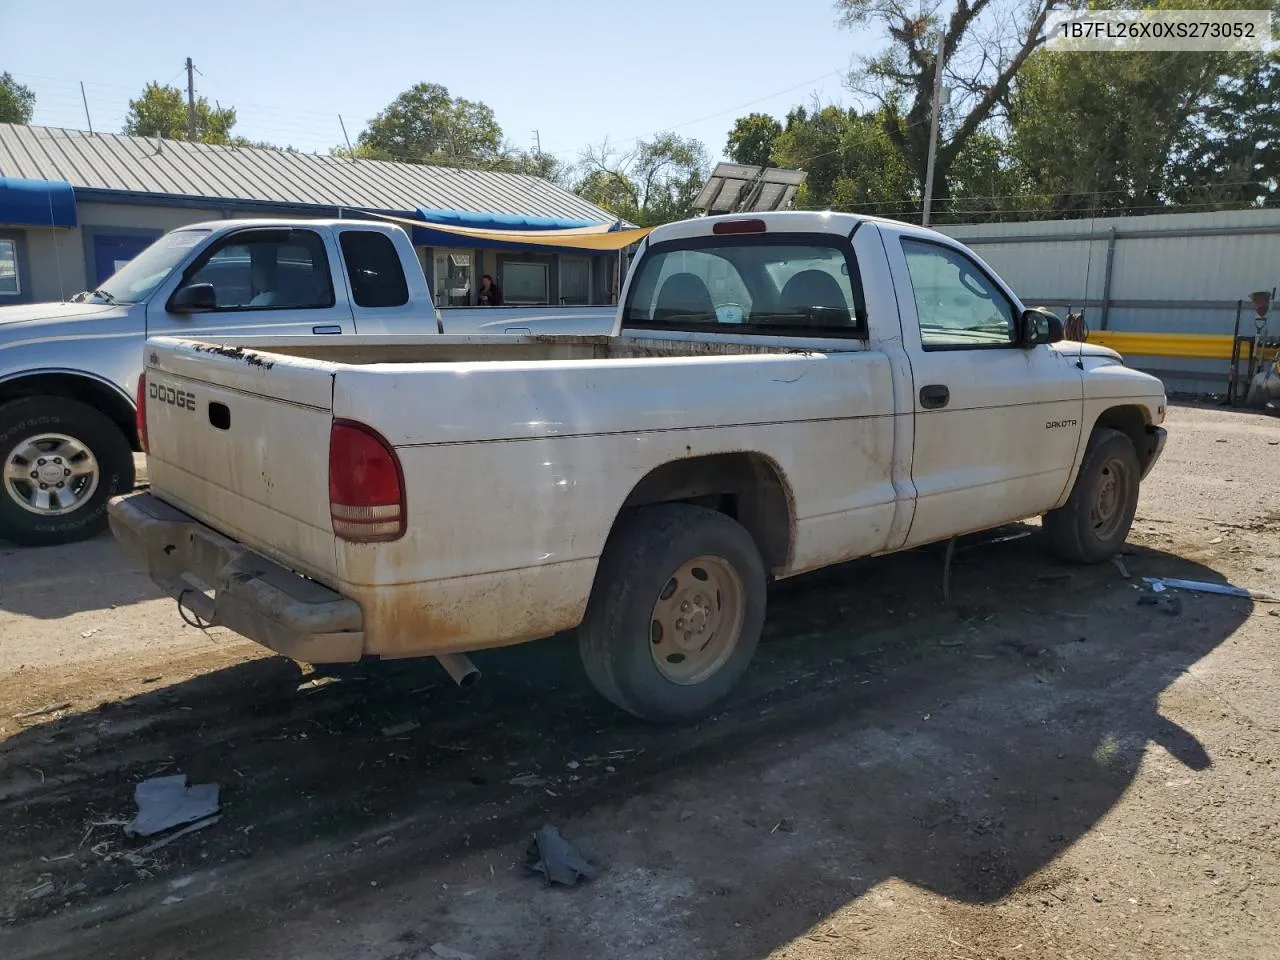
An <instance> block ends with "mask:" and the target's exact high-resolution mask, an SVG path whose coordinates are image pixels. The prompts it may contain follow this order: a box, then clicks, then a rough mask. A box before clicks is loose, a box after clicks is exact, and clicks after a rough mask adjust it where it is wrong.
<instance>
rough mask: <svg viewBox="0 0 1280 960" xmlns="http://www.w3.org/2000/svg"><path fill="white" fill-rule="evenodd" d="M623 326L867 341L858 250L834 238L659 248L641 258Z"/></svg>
mask: <svg viewBox="0 0 1280 960" xmlns="http://www.w3.org/2000/svg"><path fill="white" fill-rule="evenodd" d="M636 269H637V272H636V276H635V278H634V279H633V280H632V282H631V288H630V291H629V292H628V294H627V303H626V307H625V310H624V313H623V325H624V326H626V327H630V328H634V329H648V330H664V329H666V330H687V331H694V332H696V331H707V332H724V333H727V332H737V333H756V334H763V335H768V336H805V337H855V338H865V337H866V335H867V323H866V308H865V304H864V301H863V296H862V282H861V278H860V277H859V275H858V268H857V262H856V260H855V258H854V253H853V248H852V247H851V246H850V244H849V243H848V241H847V240H846V239H845V238H843V237H835V236H831V235H829V234H775V235H771V236H768V237H764V236H760V235H751V236H712V237H695V238H690V239H686V240H672V241H667V242H666V243H659V244H655V245H653V246H652V247H650V248H649V249H648V250H647V251H646V252H645V253H644V255H643V256H642V257H641V258H640V262H639V263H638V265H637V268H636Z"/></svg>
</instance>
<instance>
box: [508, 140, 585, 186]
mask: <svg viewBox="0 0 1280 960" xmlns="http://www.w3.org/2000/svg"><path fill="white" fill-rule="evenodd" d="M495 169H498V170H505V171H507V172H509V173H523V174H525V175H526V176H530V177H541V178H542V179H543V180H549V181H550V182H551V183H554V184H555V185H556V186H557V187H568V186H569V185H570V179H571V177H572V174H573V171H572V170H571V169H570V166H569V165H568V164H566V163H563V162H561V161H560V160H559V159H557V158H556V157H555V155H554V154H550V153H542V152H540V151H538V150H526V151H519V150H513V149H510V148H508V150H507V156H506V157H505V158H504V160H503V162H502V163H501V164H499V165H498V166H497V167H496V168H495Z"/></svg>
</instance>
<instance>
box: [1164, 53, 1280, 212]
mask: <svg viewBox="0 0 1280 960" xmlns="http://www.w3.org/2000/svg"><path fill="white" fill-rule="evenodd" d="M1231 63H1232V66H1233V67H1234V68H1235V69H1234V70H1232V71H1230V72H1228V73H1226V74H1224V75H1222V76H1219V77H1218V79H1217V82H1216V83H1215V84H1214V87H1213V90H1211V91H1210V92H1209V94H1208V95H1206V96H1205V97H1204V98H1203V99H1202V101H1201V103H1200V104H1199V109H1198V111H1197V113H1196V114H1195V115H1194V116H1192V117H1190V118H1189V121H1190V122H1189V123H1188V124H1187V125H1186V128H1185V129H1184V131H1183V134H1182V135H1181V136H1180V137H1179V138H1178V140H1177V142H1176V143H1175V144H1174V156H1173V160H1172V163H1171V164H1170V169H1169V181H1170V183H1169V192H1170V196H1171V198H1172V199H1173V200H1174V202H1176V203H1179V204H1187V205H1189V206H1194V207H1196V208H1200V209H1203V208H1205V207H1208V206H1216V207H1239V206H1242V205H1253V204H1256V203H1261V204H1262V205H1264V206H1268V207H1275V206H1280V184H1277V182H1276V171H1278V170H1280V54H1277V53H1272V54H1270V55H1264V56H1248V55H1240V54H1236V55H1234V56H1232V57H1231Z"/></svg>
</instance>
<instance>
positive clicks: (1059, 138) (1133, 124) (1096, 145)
mask: <svg viewBox="0 0 1280 960" xmlns="http://www.w3.org/2000/svg"><path fill="white" fill-rule="evenodd" d="M1254 3H1255V0H1156V2H1154V3H1147V4H1144V6H1149V7H1151V8H1155V9H1183V8H1187V7H1193V8H1205V9H1232V8H1241V9H1248V8H1249V7H1251V6H1252V5H1253V4H1254ZM1098 5H1099V6H1111V5H1113V4H1112V2H1111V0H1098ZM1272 5H1273V7H1275V8H1276V9H1277V10H1280V4H1275V3H1273V4H1272ZM1278 63H1280V60H1278V59H1277V56H1276V55H1275V54H1272V55H1269V56H1264V55H1258V54H1240V53H1221V52H1190V51H1189V52H1176V53H1173V52H1161V53H1156V52H1134V53H1105V54H1092V55H1080V54H1071V53H1065V52H1063V53H1059V52H1053V51H1048V50H1041V51H1037V52H1036V53H1035V54H1034V55H1032V56H1031V57H1030V58H1028V60H1027V62H1026V64H1025V65H1024V67H1023V68H1022V70H1021V72H1020V73H1019V75H1018V77H1017V78H1016V80H1015V82H1014V84H1013V89H1012V93H1011V96H1010V98H1009V110H1008V120H1009V132H1010V138H1009V140H1010V155H1011V157H1012V159H1013V161H1014V162H1015V163H1016V164H1017V165H1018V166H1019V167H1020V168H1021V169H1022V171H1023V173H1024V175H1025V176H1027V177H1028V178H1030V179H1031V180H1032V181H1034V182H1035V183H1037V184H1038V185H1039V188H1040V190H1041V192H1042V193H1044V194H1046V195H1047V201H1048V205H1049V207H1050V209H1051V210H1052V212H1053V213H1055V214H1057V215H1063V214H1066V215H1076V216H1080V215H1085V214H1113V215H1114V214H1123V213H1149V212H1152V211H1154V210H1158V209H1162V208H1172V207H1175V206H1178V205H1185V206H1188V207H1194V208H1200V209H1202V208H1205V207H1211V206H1240V205H1242V204H1253V203H1257V202H1259V201H1262V200H1266V199H1267V198H1270V200H1271V202H1275V181H1274V173H1275V170H1276V169H1277V166H1276V164H1277V151H1278V150H1280V145H1277V141H1276V136H1275V131H1276V129H1277V123H1278V122H1280V96H1278V95H1280V66H1277V64H1278ZM1242 181H1244V182H1242ZM1248 181H1252V182H1248Z"/></svg>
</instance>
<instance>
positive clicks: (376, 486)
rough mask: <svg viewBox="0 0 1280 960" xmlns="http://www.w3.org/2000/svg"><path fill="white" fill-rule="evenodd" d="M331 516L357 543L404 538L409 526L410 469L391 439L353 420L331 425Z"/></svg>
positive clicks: (335, 526)
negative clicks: (406, 497) (407, 472)
mask: <svg viewBox="0 0 1280 960" xmlns="http://www.w3.org/2000/svg"><path fill="white" fill-rule="evenodd" d="M329 518H330V520H331V521H332V522H333V532H334V533H335V534H336V535H337V536H338V537H339V538H340V539H342V540H348V541H350V542H352V543H376V542H379V541H384V540H398V539H399V538H400V537H402V536H403V535H404V530H405V503H404V473H403V472H402V471H401V469H400V460H399V458H398V457H397V456H396V452H395V450H394V449H392V447H391V444H389V443H387V441H386V440H384V439H383V438H382V437H381V436H379V435H378V434H377V433H376V432H375V431H374V430H372V429H371V428H369V427H367V426H365V425H364V424H362V423H355V422H354V421H351V420H335V421H333V426H332V427H331V428H330V429H329Z"/></svg>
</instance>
